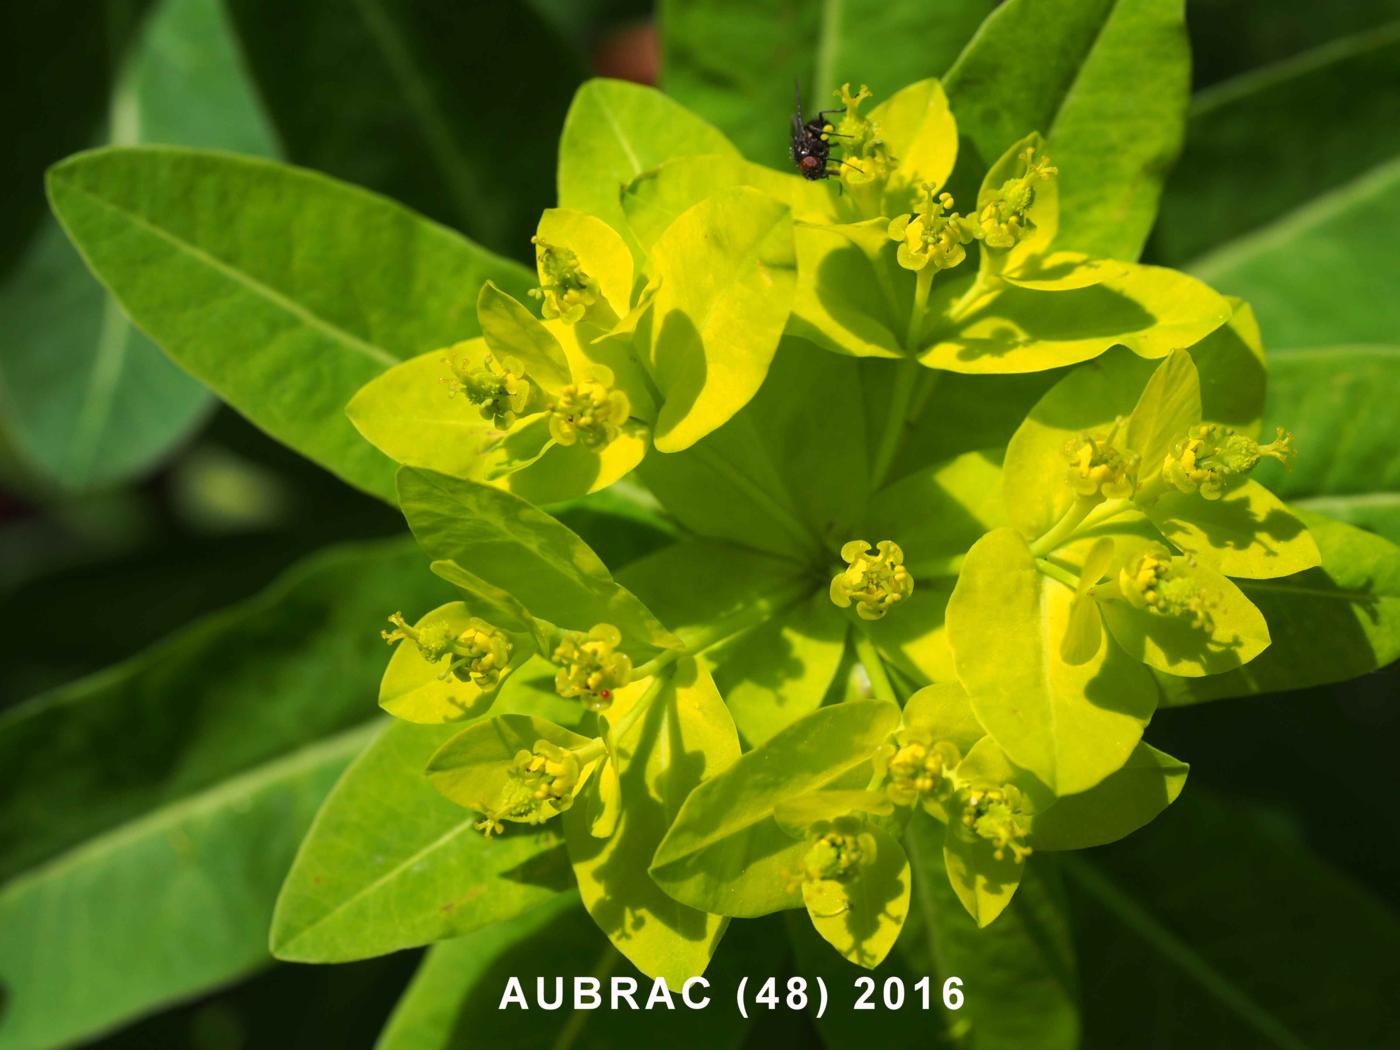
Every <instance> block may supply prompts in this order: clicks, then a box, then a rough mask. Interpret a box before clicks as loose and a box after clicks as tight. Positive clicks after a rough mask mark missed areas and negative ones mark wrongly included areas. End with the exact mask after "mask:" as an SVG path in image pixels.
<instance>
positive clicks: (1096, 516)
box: [1076, 499, 1134, 533]
mask: <svg viewBox="0 0 1400 1050" xmlns="http://www.w3.org/2000/svg"><path fill="white" fill-rule="evenodd" d="M1133 506H1134V503H1133V501H1132V500H1130V499H1110V500H1105V501H1104V502H1102V503H1100V504H1099V505H1098V506H1097V507H1096V508H1095V509H1094V510H1093V512H1092V513H1090V514H1089V515H1088V516H1087V517H1085V519H1084V520H1083V521H1081V522H1080V523H1079V528H1078V529H1077V530H1076V531H1077V532H1079V533H1085V532H1088V531H1089V530H1090V529H1093V528H1096V527H1098V526H1099V525H1102V524H1103V523H1104V522H1106V521H1111V520H1112V519H1114V518H1116V517H1118V515H1120V514H1123V513H1125V512H1127V511H1130V510H1132V509H1133Z"/></svg>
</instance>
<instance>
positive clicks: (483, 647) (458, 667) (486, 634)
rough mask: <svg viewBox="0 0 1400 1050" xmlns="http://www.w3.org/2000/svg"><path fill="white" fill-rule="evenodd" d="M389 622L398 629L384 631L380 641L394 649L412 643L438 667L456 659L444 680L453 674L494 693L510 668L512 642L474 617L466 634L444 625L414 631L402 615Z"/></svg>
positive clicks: (438, 624) (449, 666)
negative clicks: (408, 642) (401, 644)
mask: <svg viewBox="0 0 1400 1050" xmlns="http://www.w3.org/2000/svg"><path fill="white" fill-rule="evenodd" d="M389 622H390V623H391V624H393V625H394V628H393V630H391V631H381V632H380V637H382V638H383V639H384V640H385V641H386V642H388V643H389V644H390V645H393V644H394V643H395V642H399V641H404V640H408V641H412V642H413V643H414V644H415V645H417V646H418V651H419V652H420V653H421V654H422V655H423V659H425V660H427V661H428V662H429V663H437V662H438V661H439V660H441V659H442V658H443V657H444V656H451V657H452V661H451V663H450V664H449V665H448V668H447V670H446V671H445V672H443V677H444V678H445V677H446V676H447V675H448V674H452V675H454V676H455V677H456V678H457V679H458V680H459V681H463V682H466V681H470V682H471V683H472V684H473V685H475V686H477V687H478V688H481V689H490V688H491V687H492V686H494V685H495V684H496V683H497V682H498V681H500V679H501V675H502V674H504V673H505V672H506V670H507V669H508V668H509V667H510V653H511V641H510V638H509V637H507V635H506V633H505V632H504V631H502V630H500V629H499V628H497V627H493V626H492V625H491V624H489V623H487V622H486V621H485V620H483V619H480V618H479V617H476V616H473V617H472V618H471V619H470V620H468V621H467V626H466V628H465V629H464V630H462V631H460V632H455V633H454V631H453V630H452V628H451V627H450V626H449V625H448V624H447V623H445V622H441V621H439V622H436V623H430V624H424V625H423V626H421V627H411V626H409V624H408V623H407V621H405V620H404V618H403V614H402V613H394V614H393V615H392V616H390V617H389Z"/></svg>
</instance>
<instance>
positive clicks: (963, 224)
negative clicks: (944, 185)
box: [888, 183, 972, 271]
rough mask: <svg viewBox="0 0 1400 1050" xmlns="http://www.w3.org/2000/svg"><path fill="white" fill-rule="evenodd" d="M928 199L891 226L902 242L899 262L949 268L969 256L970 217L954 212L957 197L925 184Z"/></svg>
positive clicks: (912, 266) (911, 267)
mask: <svg viewBox="0 0 1400 1050" xmlns="http://www.w3.org/2000/svg"><path fill="white" fill-rule="evenodd" d="M923 188H924V201H923V203H922V204H921V205H920V207H919V210H918V211H917V212H915V213H914V214H912V215H901V216H899V217H898V218H897V219H894V220H893V221H892V222H891V223H890V225H889V230H888V233H889V238H890V240H892V241H898V242H899V253H898V256H897V258H898V261H899V265H900V266H902V267H904V268H905V269H906V270H922V269H923V268H924V267H925V266H932V267H933V268H934V270H935V271H937V270H948V269H951V268H952V267H954V266H957V265H958V264H959V263H961V262H962V261H963V260H964V259H966V258H967V248H966V247H964V245H967V244H970V243H971V242H972V229H971V227H970V226H969V224H968V222H967V220H966V219H964V218H963V217H962V216H961V215H959V214H958V213H957V212H955V211H953V196H952V194H950V193H939V192H938V189H937V187H936V186H933V185H932V184H930V183H925V184H924V187H923Z"/></svg>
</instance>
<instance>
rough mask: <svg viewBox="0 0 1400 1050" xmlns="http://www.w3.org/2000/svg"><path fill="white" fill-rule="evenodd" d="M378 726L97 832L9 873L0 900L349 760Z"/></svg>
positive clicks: (295, 753) (322, 743) (346, 734)
mask: <svg viewBox="0 0 1400 1050" xmlns="http://www.w3.org/2000/svg"><path fill="white" fill-rule="evenodd" d="M380 725H381V723H380V721H379V720H374V721H371V722H365V723H361V724H360V725H357V726H355V727H353V728H351V729H347V730H343V731H341V732H339V733H336V734H335V735H334V736H330V737H326V738H323V739H321V740H317V741H314V742H313V743H309V744H303V745H302V746H301V747H298V748H296V749H294V750H292V751H289V752H287V753H285V754H282V755H279V756H277V757H276V758H273V759H271V760H269V761H267V762H263V763H261V764H260V765H257V766H254V767H252V768H250V769H247V770H244V771H243V772H241V773H238V774H235V775H234V776H232V777H229V778H228V779H226V780H221V781H219V782H218V783H216V784H214V785H212V786H210V787H208V788H206V789H204V790H202V791H197V792H195V793H194V794H192V795H187V796H185V797H184V798H181V799H178V800H177V801H174V802H171V803H169V804H168V805H165V806H162V807H160V808H157V809H155V810H151V811H149V812H147V813H145V814H143V815H141V816H139V817H137V818H135V819H133V820H129V821H126V822H125V823H122V824H119V825H117V826H116V827H113V828H110V829H108V830H107V831H104V832H100V833H98V834H97V835H96V836H95V837H93V838H89V839H87V840H86V841H84V842H81V843H79V844H78V845H76V846H73V847H71V848H70V849H68V850H66V851H64V852H62V853H60V854H58V855H57V856H55V857H51V858H49V859H48V860H45V861H42V862H40V863H39V864H38V865H37V866H36V867H34V868H31V869H30V870H28V871H26V872H23V873H21V874H19V875H17V876H15V877H14V878H12V879H11V880H10V881H9V882H7V883H5V885H4V886H3V888H0V903H3V902H4V901H5V899H6V898H9V897H14V896H18V895H20V894H21V893H23V892H24V891H25V890H26V889H28V888H29V887H30V886H31V885H32V884H34V883H37V882H43V881H46V880H48V879H52V878H55V877H58V876H60V875H62V874H64V873H65V872H66V871H67V870H69V869H71V868H74V867H79V866H81V865H83V864H84V863H86V862H88V861H89V860H91V859H93V858H94V857H97V856H99V855H101V854H104V853H107V852H110V851H113V850H117V849H120V848H122V847H124V846H126V845H129V844H131V843H133V842H136V841H138V840H140V839H142V838H144V837H146V836H147V835H149V834H151V833H152V832H154V831H158V830H160V829H162V828H165V827H168V826H171V825H175V824H179V823H180V822H182V821H184V820H185V819H187V818H189V817H192V816H196V815H199V814H202V813H207V812H209V811H211V810H214V809H217V808H218V807H219V806H221V805H223V804H224V803H226V802H230V801H232V800H234V799H237V798H239V797H241V796H245V795H248V794H251V793H253V792H255V791H256V790H258V789H259V788H261V787H264V786H266V785H268V784H270V783H273V782H275V781H277V780H279V779H281V778H283V777H285V776H288V775H291V774H293V773H296V772H299V771H303V770H307V769H311V768H314V767H315V766H317V765H318V764H320V763H322V762H325V761H327V760H329V759H331V758H334V757H337V756H339V755H341V754H342V753H343V754H344V755H345V758H346V760H347V761H348V760H349V759H350V758H353V757H354V756H355V755H356V754H358V753H359V751H360V750H361V749H363V747H364V745H365V744H366V743H367V742H368V741H369V738H370V737H371V736H372V735H373V734H374V732H376V731H377V730H378V729H379V728H380Z"/></svg>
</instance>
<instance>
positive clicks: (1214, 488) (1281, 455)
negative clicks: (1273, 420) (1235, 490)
mask: <svg viewBox="0 0 1400 1050" xmlns="http://www.w3.org/2000/svg"><path fill="white" fill-rule="evenodd" d="M1296 453H1297V450H1296V449H1295V448H1294V447H1293V435H1292V434H1289V433H1287V432H1285V431H1284V429H1283V428H1282V427H1279V428H1278V431H1277V435H1276V439H1275V440H1274V441H1271V442H1269V443H1268V444H1267V445H1261V444H1259V442H1257V441H1255V440H1254V439H1253V438H1252V437H1249V436H1248V435H1246V434H1240V433H1237V432H1235V431H1234V430H1232V429H1230V428H1229V427H1224V426H1220V425H1219V424H1218V423H1203V424H1201V425H1200V426H1195V427H1192V428H1191V429H1190V430H1189V431H1188V432H1187V435H1186V437H1185V438H1184V439H1183V440H1181V441H1178V442H1177V443H1176V444H1174V445H1173V446H1172V450H1171V452H1169V453H1168V454H1167V459H1166V462H1165V463H1163V464H1162V477H1163V479H1164V480H1165V481H1166V482H1167V483H1168V484H1170V485H1175V486H1176V487H1177V488H1178V489H1179V490H1181V491H1182V492H1199V493H1200V494H1201V496H1202V498H1204V499H1209V500H1216V499H1219V498H1220V497H1221V496H1222V495H1224V494H1225V490H1226V489H1227V488H1229V487H1230V485H1231V484H1232V483H1233V482H1234V481H1235V480H1236V479H1237V478H1241V477H1243V476H1244V475H1246V474H1248V473H1249V472H1250V471H1251V470H1253V469H1254V468H1255V467H1256V466H1258V465H1259V461H1260V460H1261V459H1264V458H1265V457H1268V458H1269V459H1276V460H1278V461H1279V462H1280V463H1285V464H1286V463H1287V462H1288V459H1289V457H1290V456H1293V455H1296Z"/></svg>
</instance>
